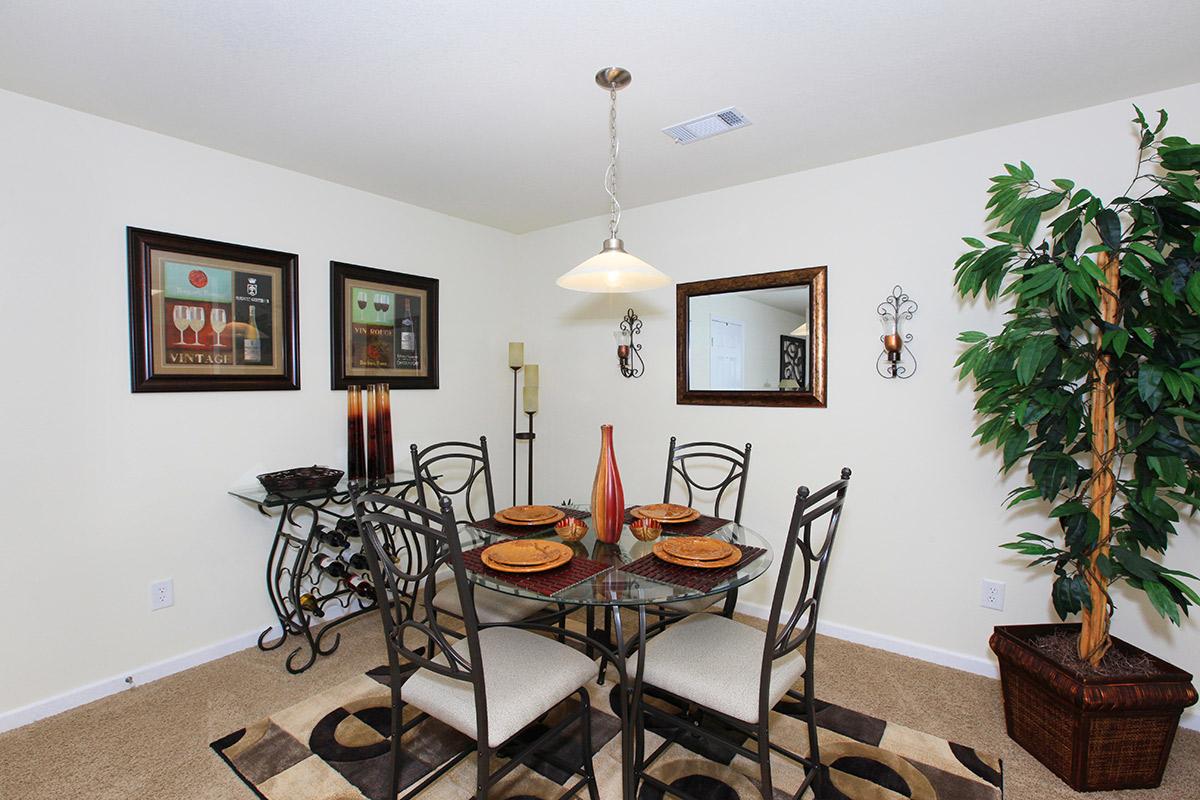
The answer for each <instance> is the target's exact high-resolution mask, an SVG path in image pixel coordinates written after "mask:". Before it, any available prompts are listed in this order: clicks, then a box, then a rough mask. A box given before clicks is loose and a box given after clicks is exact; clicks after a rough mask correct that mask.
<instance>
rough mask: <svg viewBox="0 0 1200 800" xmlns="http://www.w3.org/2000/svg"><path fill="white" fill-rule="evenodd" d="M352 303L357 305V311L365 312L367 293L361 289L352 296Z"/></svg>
mask: <svg viewBox="0 0 1200 800" xmlns="http://www.w3.org/2000/svg"><path fill="white" fill-rule="evenodd" d="M354 302H356V303H358V310H359V311H366V310H367V293H366V292H364V291H362V290H361V289H360V290H359V291H357V292H355V294H354Z"/></svg>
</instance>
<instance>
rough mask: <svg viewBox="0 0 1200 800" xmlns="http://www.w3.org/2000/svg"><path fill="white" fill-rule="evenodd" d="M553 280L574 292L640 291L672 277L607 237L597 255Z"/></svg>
mask: <svg viewBox="0 0 1200 800" xmlns="http://www.w3.org/2000/svg"><path fill="white" fill-rule="evenodd" d="M556 283H557V284H558V285H559V286H561V287H562V288H564V289H572V290H574V291H576V292H641V291H645V290H646V289H657V288H658V287H660V286H667V285H668V284H670V283H671V279H670V278H669V277H667V276H666V275H664V274H663V273H661V272H659V271H658V270H656V269H655V268H654V267H652V266H650V265H649V264H647V263H646V262H645V261H642V260H641V259H640V258H638V257H637V256H631V255H630V254H629V253H626V252H625V243H624V242H622V241H621V240H620V239H606V240H605V241H604V248H603V249H602V250H601V251H600V253H599V254H598V255H594V256H592V257H591V258H589V259H588V260H587V261H584V262H583V263H582V264H580V265H579V266H578V267H576V268H575V269H573V270H571V271H570V272H568V273H566V274H565V275H562V276H561V277H560V278H559V279H558V280H557V281H556Z"/></svg>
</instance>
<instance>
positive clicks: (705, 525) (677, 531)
mask: <svg viewBox="0 0 1200 800" xmlns="http://www.w3.org/2000/svg"><path fill="white" fill-rule="evenodd" d="M635 508H639V506H630V507H629V508H627V509H625V524H626V525H629V524H630V523H632V522H633V521H634V520H635V519H637V517H635V516H634V515H633V509H635ZM731 522H733V520H731V519H721V518H720V517H709V516H706V515H704V514H701V515H700V516H698V517H696V519H694V520H692V521H691V522H671V523H667V524H664V525H663V526H662V528H663V533H665V534H668V535H670V536H708V535H709V534H710V533H712V532H713V531H715V530H718V529H720V528H723V527H725V526H726V525H728V524H729V523H731Z"/></svg>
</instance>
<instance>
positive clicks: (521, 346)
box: [508, 342, 525, 369]
mask: <svg viewBox="0 0 1200 800" xmlns="http://www.w3.org/2000/svg"><path fill="white" fill-rule="evenodd" d="M508 366H509V367H511V368H512V369H520V368H521V367H523V366H525V343H524V342H509V343H508Z"/></svg>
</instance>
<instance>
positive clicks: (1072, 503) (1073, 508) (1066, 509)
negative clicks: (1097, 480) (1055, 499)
mask: <svg viewBox="0 0 1200 800" xmlns="http://www.w3.org/2000/svg"><path fill="white" fill-rule="evenodd" d="M1086 513H1087V506H1085V505H1084V504H1083V503H1081V502H1079V501H1078V500H1068V501H1067V502H1065V503H1062V504H1061V505H1057V506H1055V507H1054V509H1053V510H1052V511H1051V512H1050V517H1051V519H1055V518H1058V517H1069V516H1071V515H1072V514H1086Z"/></svg>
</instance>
